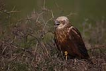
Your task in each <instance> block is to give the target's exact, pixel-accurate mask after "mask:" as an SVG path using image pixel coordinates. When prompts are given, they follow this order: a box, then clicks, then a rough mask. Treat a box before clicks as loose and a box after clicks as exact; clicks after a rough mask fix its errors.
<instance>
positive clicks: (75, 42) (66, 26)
mask: <svg viewBox="0 0 106 71" xmlns="http://www.w3.org/2000/svg"><path fill="white" fill-rule="evenodd" d="M55 26H56V28H55V43H56V45H57V48H58V50H60V51H62V52H63V53H64V55H65V58H66V60H67V58H72V59H73V58H79V59H88V58H89V55H88V52H87V49H86V47H85V44H84V42H83V39H82V36H81V34H80V32H79V31H78V29H77V28H75V27H74V26H72V25H71V23H70V22H69V19H68V18H67V17H65V16H60V17H58V18H57V19H56V20H55Z"/></svg>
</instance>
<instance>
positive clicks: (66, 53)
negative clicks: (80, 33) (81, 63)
mask: <svg viewBox="0 0 106 71" xmlns="http://www.w3.org/2000/svg"><path fill="white" fill-rule="evenodd" d="M64 54H65V58H66V60H67V55H68V52H67V51H65V52H64Z"/></svg>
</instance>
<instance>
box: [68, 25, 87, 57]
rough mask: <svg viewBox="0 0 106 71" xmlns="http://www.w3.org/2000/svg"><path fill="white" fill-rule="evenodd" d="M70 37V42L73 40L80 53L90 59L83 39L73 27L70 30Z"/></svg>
mask: <svg viewBox="0 0 106 71" xmlns="http://www.w3.org/2000/svg"><path fill="white" fill-rule="evenodd" d="M69 37H70V40H72V42H73V44H74V45H76V46H77V49H78V50H79V52H80V53H81V54H82V55H83V56H86V57H89V55H88V53H87V49H86V47H85V44H84V42H83V39H82V37H81V34H80V32H79V31H78V29H77V28H75V27H73V26H71V27H70V28H69Z"/></svg>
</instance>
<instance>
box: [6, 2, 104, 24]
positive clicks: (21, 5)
mask: <svg viewBox="0 0 106 71" xmlns="http://www.w3.org/2000/svg"><path fill="white" fill-rule="evenodd" d="M4 1H5V3H6V7H7V9H8V10H12V9H13V8H14V7H15V10H17V11H20V13H17V14H16V17H15V18H17V17H18V18H21V17H25V16H26V15H28V14H30V13H31V12H32V11H33V10H35V11H39V9H41V8H42V7H43V5H44V4H43V3H44V0H4ZM105 3H106V0H45V6H46V8H48V9H50V10H53V12H54V15H55V17H57V16H61V15H68V14H69V13H75V14H74V15H72V16H70V19H71V22H73V24H80V23H83V22H84V20H86V19H90V20H91V22H93V21H95V20H98V19H103V18H104V19H105V17H106V8H105V7H106V4H105Z"/></svg>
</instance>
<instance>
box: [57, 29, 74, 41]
mask: <svg viewBox="0 0 106 71" xmlns="http://www.w3.org/2000/svg"><path fill="white" fill-rule="evenodd" d="M71 28H72V27H70V28H64V29H61V30H60V29H59V30H58V29H57V31H56V37H57V40H58V41H59V42H60V43H64V42H66V41H67V39H69V38H70V36H69V30H71Z"/></svg>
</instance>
